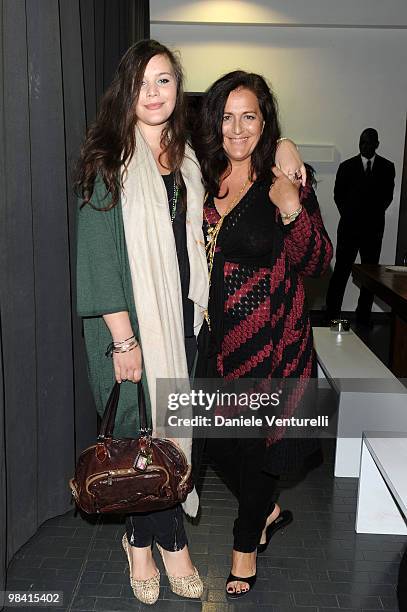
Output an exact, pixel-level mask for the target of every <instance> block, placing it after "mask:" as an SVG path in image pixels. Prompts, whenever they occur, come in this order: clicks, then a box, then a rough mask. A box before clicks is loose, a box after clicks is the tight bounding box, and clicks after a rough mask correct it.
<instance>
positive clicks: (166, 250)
mask: <svg viewBox="0 0 407 612" xmlns="http://www.w3.org/2000/svg"><path fill="white" fill-rule="evenodd" d="M181 172H182V176H183V178H184V182H185V185H186V189H187V203H188V204H187V213H186V236H187V249H188V258H189V267H190V285H189V294H188V297H189V298H190V299H191V300H192V301H193V302H194V333H195V335H197V334H198V332H199V329H200V327H201V325H202V320H203V313H204V310H205V309H206V307H207V302H208V272H207V263H206V257H205V247H204V238H203V233H202V208H203V200H204V190H203V186H202V181H201V172H200V168H199V164H198V161H197V159H196V157H195V154H194V152H193V150H192V149H191V148H190V147H189V146H187V148H186V152H185V157H184V161H183V163H182V167H181ZM123 191H124V193H123V197H122V208H123V222H124V230H125V236H126V244H127V251H128V256H129V264H130V272H131V278H132V283H133V292H134V302H135V306H136V313H137V318H138V322H139V329H140V340H141V346H142V353H143V363H144V368H145V373H146V377H147V384H148V390H149V395H150V400H151V411H152V419H153V427H154V431H155V432H156V434H157V435H158V436H160V432H159V431H158V428H157V410H161V409H162V410H166V409H167V406H162V407H160V406H157V389H156V381H157V379H180V380H181V379H182V380H184V381H187V380H188V369H187V362H186V356H185V344H184V323H183V308H182V294H181V282H180V276H179V268H178V260H177V252H176V246H175V239H174V233H173V230H172V224H171V219H170V214H169V208H168V199H167V191H166V189H165V185H164V181H163V179H162V178H161V175H160V173H159V170H158V167H157V164H156V162H155V160H154V156H153V154H152V151H151V149H150V147H149V145H148V143H147V142H146V140H145V138H144V136H143V134H142V132H141V130H140V129H139V128H138V127H136V150H135V152H134V155H133V157H132V159H131V160H130V162H129V164H128V167H127V175H126V176H125V181H124V190H123ZM182 390H183V391H185V384H184V385H183V389H182ZM176 442H177V443H178V444H179V446H180V447H181V448H182V450H183V451H184V453H185V454H186V456H187V459H188V462H189V463H191V446H192V439H191V437H189V438H182V439H181V438H179V439H177V440H176ZM198 506H199V500H198V496H197V494H196V491H195V489H194V490H193V491H192V493H190V495H189V496H188V498H187V500H186V502H185V503H184V504H183V507H184V511H185V512H186V513H187V514H189V515H190V516H196V514H197V512H198Z"/></svg>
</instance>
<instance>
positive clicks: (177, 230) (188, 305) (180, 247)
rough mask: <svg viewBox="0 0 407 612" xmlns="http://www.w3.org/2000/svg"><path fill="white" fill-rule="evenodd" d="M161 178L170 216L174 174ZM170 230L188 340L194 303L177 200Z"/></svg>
mask: <svg viewBox="0 0 407 612" xmlns="http://www.w3.org/2000/svg"><path fill="white" fill-rule="evenodd" d="M161 176H162V177H163V181H164V185H165V188H166V190H167V196H168V206H169V210H170V214H171V211H172V203H173V198H174V173H173V172H171V174H162V175H161ZM172 229H173V232H174V238H175V247H176V249H177V257H178V267H179V275H180V280H181V291H182V307H183V311H184V333H185V337H186V338H189V337H192V336H193V335H194V303H193V302H192V301H191V300H190V299H189V298H188V293H189V259H188V250H187V233H186V210H185V209H183V207H182V206H181V202H180V200H179V198H178V202H177V209H176V214H175V218H174V221H173V223H172Z"/></svg>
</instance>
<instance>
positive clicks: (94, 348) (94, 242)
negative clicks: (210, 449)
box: [76, 177, 151, 437]
mask: <svg viewBox="0 0 407 612" xmlns="http://www.w3.org/2000/svg"><path fill="white" fill-rule="evenodd" d="M110 200H111V197H110V194H108V192H107V189H106V187H105V184H104V182H103V180H102V179H101V178H100V177H98V178H97V179H96V181H95V186H94V190H93V194H92V199H91V203H92V205H93V206H94V207H96V208H99V209H100V208H105V207H106V206H108V204H109V202H110ZM82 204H83V202H82V200H79V204H78V215H77V264H76V265H77V267H76V270H77V310H78V314H79V316H80V317H82V320H83V330H84V338H85V345H86V352H87V357H88V374H89V380H90V383H91V387H92V391H93V395H94V398H95V403H96V409H97V411H98V413H99V414H100V415H103V411H104V407H105V405H106V401H107V399H108V397H109V393H110V391H111V390H112V386H113V384H114V380H115V377H114V372H113V363H112V359H111V358H110V357H109V358H107V357H106V356H105V352H106V349H107V346H108V345H109V343H110V342H111V340H112V338H111V335H110V332H109V329H108V327H107V325H106V323H105V322H104V320H103V316H102V315H104V314H110V313H114V312H121V311H127V312H128V313H129V316H130V321H131V325H132V328H133V332H134V334H135V336H136V338H137V339H138V341H139V342H140V337H139V326H138V321H137V313H136V308H135V305H134V297H133V286H132V281H131V274H130V267H129V261H128V255H127V248H126V239H125V235H124V226H123V216H122V206H121V202H120V201H119V202H118V204H117V205H116V206H115V207H114V208H112V209H111V210H109V211H101V210H95V208H93V207H92V206H90V204H86V205H85V206H82ZM81 206H82V207H81ZM140 344H141V343H140ZM142 382H143V388H144V392H145V395H146V404H147V413H148V418H149V419H150V415H151V408H150V400H149V394H148V387H147V380H146V377H145V374H144V372H143V377H142ZM138 431H139V419H138V404H137V387H136V385H135V384H134V383H131V382H128V381H126V382H123V383H121V387H120V400H119V405H118V409H117V415H116V421H115V428H114V435H115V436H116V437H135V436H136V435H137V433H138Z"/></svg>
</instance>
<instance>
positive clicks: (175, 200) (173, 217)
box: [170, 174, 179, 223]
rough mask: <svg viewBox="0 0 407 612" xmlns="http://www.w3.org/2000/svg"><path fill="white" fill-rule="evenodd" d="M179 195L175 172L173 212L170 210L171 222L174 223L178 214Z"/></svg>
mask: <svg viewBox="0 0 407 612" xmlns="http://www.w3.org/2000/svg"><path fill="white" fill-rule="evenodd" d="M178 195H179V187H178V185H177V182H176V180H175V174H174V190H173V196H172V201H171V212H170V217H171V223H174V219H175V217H176V215H177V203H178Z"/></svg>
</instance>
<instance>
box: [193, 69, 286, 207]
mask: <svg viewBox="0 0 407 612" xmlns="http://www.w3.org/2000/svg"><path fill="white" fill-rule="evenodd" d="M239 88H244V89H249V90H250V91H252V92H253V93H254V94H255V96H256V97H257V99H258V102H259V107H260V111H261V114H262V116H263V120H264V129H263V132H262V134H261V136H260V140H259V142H258V143H257V145H256V148H255V149H254V151H253V153H252V156H251V162H250V163H251V167H250V178H253V177H254V176H255V177H256V178H258V179H262V178H266V177H270V176H271V174H272V173H271V168H272V166H273V165H274V158H275V154H276V148H277V139H278V138H279V137H280V124H279V120H278V109H277V101H276V99H275V97H274V94H273V93H272V91H271V89H270V87H269V86H268V85H267V83H266V81H265V79H264V78H263V77H262V76H260V75H259V74H254V73H249V72H244V71H243V70H235V71H234V72H229V73H228V74H225V75H224V76H222V77H221V78H219V79H218V80H217V81H215V83H214V84H213V85H212V86H211V87H210V88H209V89H208V90H207V92H206V94H205V97H204V101H203V104H202V108H201V115H200V125H199V128H198V129H197V130H196V132H195V135H194V137H193V144H194V148H195V151H196V154H197V157H198V159H199V161H200V164H201V169H202V176H203V182H204V186H205V189H206V191H207V193H208V194H209V195H211V196H214V197H219V188H220V185H221V182H222V180H223V179H224V178H225V177H226V176H228V175H229V174H230V172H231V170H232V167H231V163H230V161H229V159H228V157H227V155H226V153H225V151H224V149H223V135H222V123H223V114H224V109H225V105H226V101H227V99H228V96H229V94H230V92H231V91H234V90H235V89H239Z"/></svg>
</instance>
